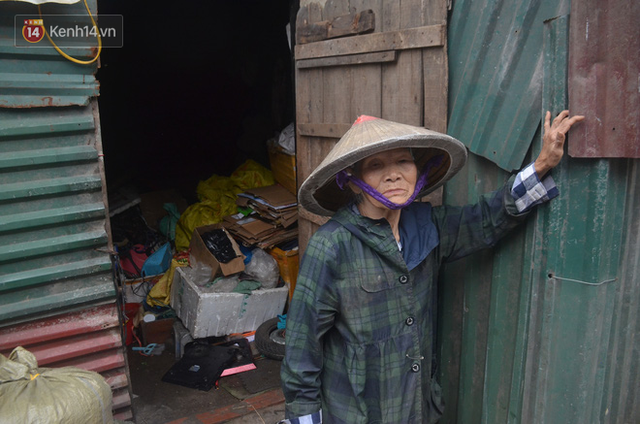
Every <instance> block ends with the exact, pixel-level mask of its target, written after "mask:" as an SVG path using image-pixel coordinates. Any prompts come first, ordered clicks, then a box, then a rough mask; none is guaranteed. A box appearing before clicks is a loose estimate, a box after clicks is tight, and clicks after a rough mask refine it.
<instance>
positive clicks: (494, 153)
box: [448, 0, 570, 172]
mask: <svg viewBox="0 0 640 424" xmlns="http://www.w3.org/2000/svg"><path fill="white" fill-rule="evenodd" d="M569 3H570V2H569V0H561V1H539V0H519V1H510V2H504V1H496V0H480V1H478V0H473V1H471V0H461V1H460V0H456V1H455V2H454V3H453V10H452V12H451V17H450V22H449V36H448V46H449V70H450V71H449V75H450V81H449V127H448V133H449V134H450V135H452V136H454V137H456V138H458V139H459V140H460V141H462V142H463V143H464V144H465V145H466V146H467V147H468V148H469V150H471V152H473V153H475V154H477V155H480V156H483V157H485V158H486V159H488V160H490V161H492V162H493V163H495V164H496V165H498V166H499V167H500V168H502V169H504V170H506V171H509V172H510V171H512V170H515V169H519V168H520V167H521V166H522V162H523V160H524V157H525V154H526V153H527V151H528V150H529V147H530V146H531V140H532V139H533V136H534V134H535V132H536V129H537V128H538V125H539V123H540V119H539V116H538V111H539V110H540V101H541V95H542V54H543V52H542V49H540V46H541V45H542V32H543V25H544V21H545V20H547V19H551V18H554V17H557V16H561V15H566V14H567V13H568V11H569Z"/></svg>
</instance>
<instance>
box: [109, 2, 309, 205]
mask: <svg viewBox="0 0 640 424" xmlns="http://www.w3.org/2000/svg"><path fill="white" fill-rule="evenodd" d="M294 3H295V2H294ZM98 6H99V12H100V14H121V15H123V16H124V31H123V33H124V47H123V48H115V49H114V48H112V49H103V52H102V55H101V67H100V69H99V71H98V74H97V77H98V80H99V81H100V97H99V106H100V119H101V128H102V142H103V148H104V152H105V166H106V175H107V185H108V189H109V192H110V194H111V192H112V190H118V189H119V188H120V187H123V186H132V185H133V186H135V188H136V190H137V191H138V192H146V191H154V190H165V189H176V190H177V191H178V192H180V193H181V194H182V196H183V197H184V198H185V199H186V200H187V202H188V203H193V202H195V201H197V199H196V198H195V189H196V186H197V184H198V182H199V181H200V180H206V179H207V178H209V177H211V176H212V175H214V174H215V175H221V176H228V175H230V174H231V173H232V172H233V171H234V170H235V169H236V168H237V167H238V166H239V165H241V164H242V163H244V162H245V161H246V160H247V159H253V160H255V161H257V162H258V163H260V164H262V165H264V166H266V167H269V160H268V156H267V149H266V141H267V140H268V139H269V138H272V137H273V136H274V134H276V133H277V132H279V131H281V130H282V129H284V128H285V127H286V126H287V125H288V124H289V123H290V122H292V121H293V114H294V106H293V105H294V93H293V82H292V79H293V78H292V75H293V73H292V65H291V63H292V62H291V58H292V55H291V51H290V48H289V40H288V35H287V29H286V25H287V23H288V22H289V21H290V16H291V15H292V14H293V16H295V10H296V8H297V6H296V5H295V4H293V3H290V2H289V1H288V0H274V1H269V2H261V1H247V0H243V1H237V0H234V1H224V2H204V1H193V2H186V3H178V4H173V3H172V4H169V3H168V2H160V3H158V2H152V3H149V2H138V1H129V2H113V1H104V0H99V5H98ZM293 22H295V19H294V20H293Z"/></svg>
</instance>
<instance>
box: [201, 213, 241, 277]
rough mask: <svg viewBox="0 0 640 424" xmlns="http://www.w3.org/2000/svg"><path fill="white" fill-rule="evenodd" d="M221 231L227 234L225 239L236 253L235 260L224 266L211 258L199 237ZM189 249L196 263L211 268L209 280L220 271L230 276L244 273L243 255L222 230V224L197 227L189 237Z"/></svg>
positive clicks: (213, 257)
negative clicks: (227, 239)
mask: <svg viewBox="0 0 640 424" xmlns="http://www.w3.org/2000/svg"><path fill="white" fill-rule="evenodd" d="M220 228H221V229H223V230H224V231H225V233H227V237H229V240H230V241H231V244H232V245H233V250H234V251H235V252H236V255H237V256H236V258H235V259H232V260H231V261H230V262H228V263H226V264H222V263H220V262H218V261H217V260H216V258H215V256H213V254H212V253H211V252H210V251H209V249H207V246H206V245H205V244H204V241H203V240H202V237H201V235H202V234H204V233H206V232H208V231H212V230H217V229H220ZM189 249H191V255H193V257H194V258H195V259H196V261H198V262H201V263H204V264H206V265H208V266H209V267H211V278H214V277H215V276H216V275H218V273H219V271H222V274H224V275H231V274H235V273H237V272H242V271H244V255H243V254H242V252H241V251H240V247H239V246H238V243H236V241H235V240H234V239H233V237H231V236H230V235H229V233H228V232H227V230H225V229H224V227H223V226H222V224H212V225H205V226H203V227H198V228H196V229H195V230H193V235H192V236H191V242H190V244H189Z"/></svg>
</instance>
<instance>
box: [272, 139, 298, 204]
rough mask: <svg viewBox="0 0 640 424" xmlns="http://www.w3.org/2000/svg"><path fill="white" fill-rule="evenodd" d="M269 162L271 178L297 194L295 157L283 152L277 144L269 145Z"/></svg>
mask: <svg viewBox="0 0 640 424" xmlns="http://www.w3.org/2000/svg"><path fill="white" fill-rule="evenodd" d="M268 151H269V164H270V165H271V172H272V173H273V178H274V179H275V180H276V181H277V182H278V183H279V184H280V185H282V186H283V187H284V188H286V189H287V190H288V191H289V192H290V193H292V194H293V195H297V193H298V186H297V182H296V157H295V156H291V155H288V154H286V153H284V152H283V151H282V150H280V149H278V147H277V146H272V145H270V146H269V148H268Z"/></svg>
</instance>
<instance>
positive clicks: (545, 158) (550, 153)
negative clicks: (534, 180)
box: [534, 110, 584, 178]
mask: <svg viewBox="0 0 640 424" xmlns="http://www.w3.org/2000/svg"><path fill="white" fill-rule="evenodd" d="M583 119H584V116H582V115H576V116H573V117H571V118H569V111H568V110H563V111H562V112H560V114H559V115H558V116H556V118H555V119H554V120H553V123H551V112H547V115H546V116H545V118H544V136H543V137H542V150H541V151H540V154H539V155H538V158H537V159H536V161H535V162H534V167H535V169H536V172H537V173H538V176H539V177H540V178H542V177H543V176H544V175H545V174H546V173H547V172H549V171H550V170H551V169H552V168H554V167H555V166H556V165H558V164H559V163H560V159H562V155H563V154H564V142H565V140H566V134H567V132H568V131H569V129H570V128H571V126H573V124H575V123H577V122H580V121H582V120H583Z"/></svg>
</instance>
